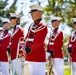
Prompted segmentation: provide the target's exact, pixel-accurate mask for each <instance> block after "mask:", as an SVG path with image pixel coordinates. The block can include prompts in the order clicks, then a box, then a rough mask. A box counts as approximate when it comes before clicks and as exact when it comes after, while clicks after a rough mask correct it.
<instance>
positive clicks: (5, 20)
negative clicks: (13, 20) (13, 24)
mask: <svg viewBox="0 0 76 75" xmlns="http://www.w3.org/2000/svg"><path fill="white" fill-rule="evenodd" d="M2 22H7V23H10V20H9V19H8V18H2Z"/></svg>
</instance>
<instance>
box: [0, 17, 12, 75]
mask: <svg viewBox="0 0 76 75" xmlns="http://www.w3.org/2000/svg"><path fill="white" fill-rule="evenodd" d="M2 26H3V29H4V32H3V35H2V39H1V43H0V64H1V69H2V75H9V63H8V55H7V47H8V46H9V43H10V39H11V31H10V30H9V29H10V26H11V25H10V20H9V19H7V18H3V23H2ZM8 52H9V51H8Z"/></svg>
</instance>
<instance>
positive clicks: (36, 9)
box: [25, 6, 47, 75]
mask: <svg viewBox="0 0 76 75" xmlns="http://www.w3.org/2000/svg"><path fill="white" fill-rule="evenodd" d="M30 8H31V12H30V13H31V16H32V19H33V21H34V22H33V23H32V24H31V25H30V27H29V29H28V33H27V36H26V48H25V50H26V53H27V54H26V57H25V58H26V61H29V63H30V64H31V66H32V68H33V71H32V73H31V75H45V62H46V55H45V53H46V52H45V48H44V46H45V45H44V40H45V37H46V34H47V27H46V26H45V24H44V23H43V22H42V18H41V17H42V10H43V8H42V7H41V6H30ZM25 71H26V70H25Z"/></svg>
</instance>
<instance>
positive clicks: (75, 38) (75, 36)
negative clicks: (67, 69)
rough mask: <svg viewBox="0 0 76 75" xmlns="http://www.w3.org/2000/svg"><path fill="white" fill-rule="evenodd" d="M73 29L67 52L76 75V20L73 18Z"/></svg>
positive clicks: (73, 72) (73, 73) (73, 74)
mask: <svg viewBox="0 0 76 75" xmlns="http://www.w3.org/2000/svg"><path fill="white" fill-rule="evenodd" d="M73 27H74V31H73V32H72V34H71V37H70V39H69V43H68V48H67V50H68V53H69V54H70V56H71V59H72V75H76V57H75V56H76V18H73Z"/></svg>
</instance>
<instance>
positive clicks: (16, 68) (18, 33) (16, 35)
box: [8, 13, 24, 75]
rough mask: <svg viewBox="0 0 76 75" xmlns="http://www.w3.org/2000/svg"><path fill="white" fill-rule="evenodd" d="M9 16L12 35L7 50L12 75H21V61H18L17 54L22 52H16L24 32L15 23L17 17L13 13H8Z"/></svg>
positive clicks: (18, 55)
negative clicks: (9, 54)
mask: <svg viewBox="0 0 76 75" xmlns="http://www.w3.org/2000/svg"><path fill="white" fill-rule="evenodd" d="M10 16H11V18H10V23H11V26H12V27H13V34H12V40H11V45H10V46H9V48H8V49H9V50H10V51H11V60H12V69H13V75H14V74H15V73H16V74H18V75H21V70H22V69H21V60H20V57H21V55H20V54H19V52H22V51H19V50H18V43H19V39H20V38H21V37H24V32H23V29H22V27H21V26H20V24H18V23H17V20H18V19H17V18H18V15H17V14H14V13H10ZM17 53H18V54H17ZM17 57H18V59H17ZM17 61H18V62H17Z"/></svg>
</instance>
